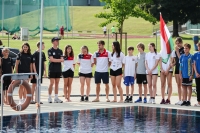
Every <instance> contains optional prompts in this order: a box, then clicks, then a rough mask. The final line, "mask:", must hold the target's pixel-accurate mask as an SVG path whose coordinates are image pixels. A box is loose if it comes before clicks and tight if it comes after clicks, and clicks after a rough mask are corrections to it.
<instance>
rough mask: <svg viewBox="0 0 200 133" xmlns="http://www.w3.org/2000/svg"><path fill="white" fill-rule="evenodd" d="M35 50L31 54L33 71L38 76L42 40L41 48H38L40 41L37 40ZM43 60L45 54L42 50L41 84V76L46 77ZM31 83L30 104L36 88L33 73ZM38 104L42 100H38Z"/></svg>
mask: <svg viewBox="0 0 200 133" xmlns="http://www.w3.org/2000/svg"><path fill="white" fill-rule="evenodd" d="M36 45H37V48H38V49H37V50H36V51H35V53H34V54H33V60H34V63H33V72H34V73H37V74H38V76H39V61H40V52H41V51H42V50H44V48H45V46H44V42H42V50H40V42H37V44H36ZM45 61H46V56H45V54H44V52H42V64H41V77H40V78H41V80H40V81H41V84H42V77H43V75H44V77H46V65H45ZM31 83H32V101H31V104H35V103H36V102H35V101H36V99H35V101H34V93H35V90H36V83H37V79H36V78H35V75H34V76H33V79H31ZM40 104H43V103H42V102H40Z"/></svg>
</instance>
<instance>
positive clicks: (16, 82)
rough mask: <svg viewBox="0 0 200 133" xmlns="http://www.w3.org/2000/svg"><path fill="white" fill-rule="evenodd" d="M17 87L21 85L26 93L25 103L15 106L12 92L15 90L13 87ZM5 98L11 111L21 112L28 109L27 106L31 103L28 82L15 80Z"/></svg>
mask: <svg viewBox="0 0 200 133" xmlns="http://www.w3.org/2000/svg"><path fill="white" fill-rule="evenodd" d="M19 85H23V86H24V88H25V89H26V92H27V94H26V101H25V102H24V103H23V104H16V103H15V101H14V100H13V90H14V89H15V87H17V86H19ZM7 96H8V102H9V104H10V107H11V108H12V109H14V110H16V111H23V110H25V109H26V108H27V107H28V105H29V104H30V102H31V97H32V93H31V88H30V86H29V84H28V82H26V81H25V80H15V81H13V82H12V83H11V84H10V86H9V88H8V95H7Z"/></svg>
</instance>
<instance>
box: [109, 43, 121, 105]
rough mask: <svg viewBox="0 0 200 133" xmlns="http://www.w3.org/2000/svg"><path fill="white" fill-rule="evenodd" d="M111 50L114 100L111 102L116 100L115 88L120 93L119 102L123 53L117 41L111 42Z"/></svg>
mask: <svg viewBox="0 0 200 133" xmlns="http://www.w3.org/2000/svg"><path fill="white" fill-rule="evenodd" d="M112 49H113V52H112V54H111V65H110V76H111V82H112V87H113V94H114V100H113V101H112V102H117V88H118V90H119V94H120V100H119V102H120V103H122V102H123V90H122V87H121V79H122V64H123V59H124V54H123V53H122V52H121V48H120V44H119V42H118V41H115V42H113V45H112Z"/></svg>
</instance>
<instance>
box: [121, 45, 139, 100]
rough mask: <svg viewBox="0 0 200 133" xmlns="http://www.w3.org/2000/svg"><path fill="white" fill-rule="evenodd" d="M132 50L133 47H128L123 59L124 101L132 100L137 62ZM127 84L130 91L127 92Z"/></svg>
mask: <svg viewBox="0 0 200 133" xmlns="http://www.w3.org/2000/svg"><path fill="white" fill-rule="evenodd" d="M133 51H134V47H129V48H128V55H127V56H125V57H124V59H123V68H124V84H125V85H126V99H125V101H124V102H125V103H129V102H130V103H132V102H133V99H132V97H133V91H134V81H135V78H136V63H137V57H136V56H133ZM129 86H131V93H129ZM129 94H130V95H129ZM129 96H130V97H129Z"/></svg>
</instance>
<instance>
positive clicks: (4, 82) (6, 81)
mask: <svg viewBox="0 0 200 133" xmlns="http://www.w3.org/2000/svg"><path fill="white" fill-rule="evenodd" d="M10 84H11V79H5V80H3V90H4V91H5V90H8V87H9V85H10Z"/></svg>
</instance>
